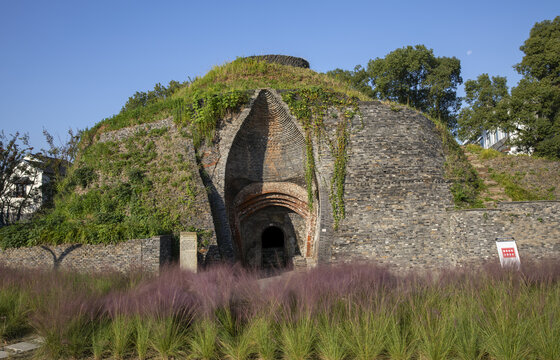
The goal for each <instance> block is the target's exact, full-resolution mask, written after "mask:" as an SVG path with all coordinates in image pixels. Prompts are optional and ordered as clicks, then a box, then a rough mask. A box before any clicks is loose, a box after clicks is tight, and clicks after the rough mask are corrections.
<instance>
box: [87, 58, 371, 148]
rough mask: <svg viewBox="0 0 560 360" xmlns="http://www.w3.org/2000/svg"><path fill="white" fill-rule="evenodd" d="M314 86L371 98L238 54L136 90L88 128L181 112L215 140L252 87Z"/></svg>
mask: <svg viewBox="0 0 560 360" xmlns="http://www.w3.org/2000/svg"><path fill="white" fill-rule="evenodd" d="M314 86H319V87H324V88H328V89H332V90H334V91H336V92H339V93H342V94H346V95H347V96H349V97H357V98H359V99H361V100H367V99H368V97H367V96H366V95H364V94H362V93H360V92H359V91H357V90H354V89H352V88H351V87H350V85H348V84H346V83H345V82H342V81H339V80H337V79H334V78H332V77H330V76H328V75H325V74H319V73H316V72H315V71H313V70H310V69H304V68H296V67H291V66H285V65H279V64H274V63H267V62H264V61H259V60H258V59H252V58H238V59H236V60H234V61H232V62H230V63H227V64H224V65H221V66H216V67H214V68H213V69H211V70H210V71H209V72H208V73H207V74H206V75H205V76H203V77H201V78H196V79H194V80H193V81H189V82H184V83H177V82H172V83H170V84H169V86H168V87H167V88H165V87H164V86H161V85H160V84H156V87H155V88H154V90H153V91H151V92H148V93H136V94H135V95H134V96H133V97H131V98H129V100H128V102H127V104H126V105H125V106H124V107H123V109H122V110H121V112H120V113H119V114H117V115H115V116H113V117H111V118H107V119H104V120H103V121H101V122H100V123H98V124H97V125H96V126H95V127H93V128H92V129H91V130H89V131H88V136H90V137H94V136H95V135H97V134H99V133H101V132H105V131H110V130H117V129H120V128H123V127H127V126H131V125H136V124H143V123H147V122H152V121H156V120H160V119H163V118H165V117H166V116H171V115H175V117H176V119H175V120H176V121H177V122H178V123H180V124H181V125H183V126H192V128H194V131H193V136H200V138H199V139H201V140H202V139H206V140H208V139H210V140H211V137H212V134H213V131H214V129H215V125H216V124H215V122H216V121H217V120H218V118H219V117H220V116H221V115H222V114H223V113H224V112H226V111H228V110H235V109H236V108H238V107H239V106H240V105H241V104H242V103H244V102H245V101H247V100H248V97H247V96H246V95H247V91H250V90H254V89H258V88H267V87H269V88H274V89H300V88H307V87H314ZM195 134H196V135H195Z"/></svg>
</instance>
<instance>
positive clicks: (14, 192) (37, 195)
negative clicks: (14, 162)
mask: <svg viewBox="0 0 560 360" xmlns="http://www.w3.org/2000/svg"><path fill="white" fill-rule="evenodd" d="M36 161H37V160H36V159H33V158H31V157H26V158H25V159H24V160H23V161H22V163H21V164H20V165H19V166H18V168H16V170H15V176H14V177H15V178H17V179H18V180H19V181H18V182H15V183H12V184H10V185H9V191H8V192H7V194H6V195H5V196H4V197H3V198H2V199H0V205H2V206H1V207H2V212H3V213H4V215H5V216H7V217H9V218H10V219H11V221H13V219H15V217H16V216H17V212H18V211H19V208H20V206H21V205H22V203H23V206H21V220H24V219H27V218H29V217H30V216H31V215H33V214H34V213H35V212H36V211H37V210H39V209H40V208H41V205H42V204H43V202H44V201H45V200H46V199H45V194H44V193H43V185H45V184H47V183H48V182H49V181H50V178H49V176H48V175H47V174H45V173H44V172H43V170H42V169H40V168H37V167H36V166H34V165H33V162H36Z"/></svg>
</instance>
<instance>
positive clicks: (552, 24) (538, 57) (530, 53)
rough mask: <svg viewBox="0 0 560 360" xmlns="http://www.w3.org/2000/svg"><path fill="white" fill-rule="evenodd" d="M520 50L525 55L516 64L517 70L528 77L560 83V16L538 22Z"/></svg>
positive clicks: (552, 83) (556, 84) (555, 84)
mask: <svg viewBox="0 0 560 360" xmlns="http://www.w3.org/2000/svg"><path fill="white" fill-rule="evenodd" d="M520 50H521V51H523V52H524V53H525V56H523V59H522V60H521V62H520V63H519V64H517V65H515V69H516V70H517V72H519V73H520V74H522V75H524V77H525V78H527V79H535V80H538V81H541V80H546V79H548V80H549V81H550V84H551V85H554V86H559V85H560V16H557V17H556V18H555V19H554V20H553V21H550V20H545V21H542V22H540V23H536V24H535V26H533V28H532V29H531V32H530V34H529V38H528V39H527V40H525V43H524V44H523V45H522V46H521V47H520Z"/></svg>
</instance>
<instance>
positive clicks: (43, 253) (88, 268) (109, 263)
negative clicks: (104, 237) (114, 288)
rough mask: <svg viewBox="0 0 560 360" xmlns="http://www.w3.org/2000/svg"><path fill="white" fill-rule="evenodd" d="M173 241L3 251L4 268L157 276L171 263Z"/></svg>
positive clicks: (0, 253)
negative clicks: (144, 272)
mask: <svg viewBox="0 0 560 360" xmlns="http://www.w3.org/2000/svg"><path fill="white" fill-rule="evenodd" d="M171 245H172V238H171V237H170V236H156V237H152V238H149V239H137V240H129V241H126V242H122V243H118V244H109V245H85V244H64V245H54V246H49V245H42V246H34V247H29V248H17V249H6V250H0V265H2V266H6V267H12V268H31V269H41V270H51V269H64V270H75V271H79V272H103V271H119V272H127V271H132V270H142V271H146V272H149V273H157V272H158V271H159V268H160V267H161V266H162V265H165V264H167V263H168V262H170V261H171Z"/></svg>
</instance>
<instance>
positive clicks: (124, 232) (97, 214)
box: [0, 58, 366, 248]
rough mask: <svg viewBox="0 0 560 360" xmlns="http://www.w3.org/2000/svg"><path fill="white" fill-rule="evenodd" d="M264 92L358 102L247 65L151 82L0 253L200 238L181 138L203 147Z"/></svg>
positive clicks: (297, 71)
mask: <svg viewBox="0 0 560 360" xmlns="http://www.w3.org/2000/svg"><path fill="white" fill-rule="evenodd" d="M264 87H269V88H277V89H291V91H298V89H301V90H305V89H314V90H313V91H307V92H305V91H304V92H302V94H317V93H321V94H329V97H328V98H329V99H338V98H343V99H366V97H365V96H364V95H363V94H361V93H359V92H357V91H355V90H352V89H351V88H350V86H348V85H346V84H344V83H342V82H340V81H338V80H336V79H333V78H331V77H329V76H327V75H325V74H319V73H316V72H314V71H312V70H310V69H304V68H296V67H291V66H285V65H280V64H275V63H267V62H264V61H259V60H258V59H254V58H240V59H237V60H235V61H233V62H231V63H228V64H225V65H222V66H217V67H215V68H213V69H212V70H211V71H210V72H208V74H206V75H205V76H204V77H202V78H197V79H195V80H194V81H192V82H187V83H183V84H181V83H178V82H171V83H170V84H169V86H168V87H164V86H161V85H159V84H157V85H156V86H155V88H154V90H152V91H149V92H147V93H144V92H137V93H136V94H134V96H132V97H130V98H129V100H128V101H127V103H126V104H125V105H124V106H123V109H122V110H121V112H120V113H119V114H117V115H115V116H113V117H111V118H108V119H105V120H103V121H101V122H99V123H98V124H97V125H95V126H94V127H93V128H92V129H90V130H87V131H86V132H85V133H84V135H83V137H82V141H81V144H80V152H79V154H78V156H77V159H76V161H75V163H74V166H73V167H72V169H70V171H69V174H68V176H67V178H66V179H64V180H63V181H62V182H61V183H60V184H58V195H57V196H56V198H55V201H54V204H55V206H54V209H52V210H48V211H47V212H45V213H43V214H39V215H38V216H36V217H35V218H34V219H33V220H32V221H31V222H29V223H26V224H19V225H14V226H9V227H5V228H2V229H0V247H1V248H6V247H20V246H33V245H38V244H60V243H93V244H98V243H111V242H118V241H124V240H128V239H132V238H142V237H149V236H153V235H158V234H175V235H178V233H179V232H180V231H184V230H187V229H188V230H201V229H199V228H197V227H196V226H193V222H192V221H191V220H192V219H193V218H195V217H196V216H197V214H199V213H200V211H201V209H200V207H199V206H197V205H200V203H201V202H202V201H205V199H202V198H201V197H205V196H206V195H205V194H201V193H202V192H203V191H204V189H200V188H197V187H196V186H194V179H195V177H198V176H199V175H198V168H197V165H196V164H193V163H192V162H190V163H189V162H187V161H186V160H185V158H186V155H187V154H186V149H185V148H184V147H186V145H185V143H186V142H185V138H190V139H192V141H193V143H194V146H195V148H199V147H200V145H201V144H202V143H204V142H206V143H208V144H211V142H212V139H213V138H214V132H215V129H216V126H217V123H218V121H219V120H220V119H222V118H223V117H224V116H225V115H226V113H228V112H229V113H234V112H237V111H238V110H239V108H240V107H241V106H243V105H244V104H246V103H247V102H248V100H249V96H250V94H251V93H252V91H253V90H254V89H256V88H264ZM334 94H336V95H334ZM340 104H344V103H343V102H340V101H338V103H337V105H340ZM320 106H324V104H321V105H320ZM169 116H172V117H173V121H174V122H175V124H176V125H178V127H179V128H180V131H179V132H174V133H173V134H171V133H167V130H166V129H153V130H150V129H149V128H148V129H147V130H145V131H140V132H138V133H136V135H134V136H133V137H131V138H128V139H127V140H124V141H109V142H100V141H99V136H100V134H101V133H104V132H107V131H112V130H118V129H122V128H125V127H131V126H135V125H140V124H147V123H152V122H155V121H158V120H162V119H165V118H167V117H169ZM182 136H183V137H184V138H183V139H181V137H182ZM181 146H183V148H181ZM342 180H343V179H342ZM197 197H198V198H197ZM207 230H208V229H207ZM200 232H201V231H199V233H200ZM201 235H208V234H207V233H206V234H204V233H202V234H201Z"/></svg>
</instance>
